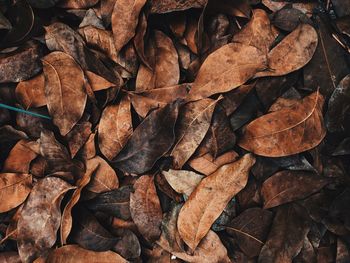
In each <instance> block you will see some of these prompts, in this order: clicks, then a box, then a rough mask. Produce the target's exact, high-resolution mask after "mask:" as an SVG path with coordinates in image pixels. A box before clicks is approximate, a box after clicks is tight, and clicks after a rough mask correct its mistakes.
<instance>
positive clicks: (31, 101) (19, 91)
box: [16, 73, 46, 109]
mask: <svg viewBox="0 0 350 263" xmlns="http://www.w3.org/2000/svg"><path fill="white" fill-rule="evenodd" d="M16 98H17V100H18V101H19V102H20V103H21V105H22V106H23V107H24V108H25V109H28V108H32V107H34V108H35V107H41V106H45V105H46V97H45V77H44V74H42V73H41V74H39V75H38V76H36V77H34V78H32V79H29V80H26V81H21V82H20V83H18V85H17V87H16Z"/></svg>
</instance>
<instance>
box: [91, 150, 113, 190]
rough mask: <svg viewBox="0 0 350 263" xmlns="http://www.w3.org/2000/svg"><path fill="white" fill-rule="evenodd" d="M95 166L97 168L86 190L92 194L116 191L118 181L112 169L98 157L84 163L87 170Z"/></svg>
mask: <svg viewBox="0 0 350 263" xmlns="http://www.w3.org/2000/svg"><path fill="white" fill-rule="evenodd" d="M96 165H98V168H97V169H96V170H95V173H94V175H93V176H92V178H91V181H90V183H89V184H88V185H87V187H86V189H87V190H89V191H91V192H94V193H103V192H107V191H111V190H114V189H117V188H118V187H119V180H118V176H117V174H116V172H115V171H114V170H113V168H112V167H111V166H110V165H109V164H108V163H107V162H106V161H105V160H104V159H102V158H101V157H100V156H95V157H94V158H91V159H89V160H87V161H86V169H88V170H91V169H93V167H96Z"/></svg>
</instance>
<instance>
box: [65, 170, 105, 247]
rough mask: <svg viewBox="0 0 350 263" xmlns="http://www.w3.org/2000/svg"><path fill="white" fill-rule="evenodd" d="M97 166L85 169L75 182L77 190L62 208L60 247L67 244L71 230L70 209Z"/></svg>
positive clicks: (76, 201)
mask: <svg viewBox="0 0 350 263" xmlns="http://www.w3.org/2000/svg"><path fill="white" fill-rule="evenodd" d="M98 166H99V164H98V163H95V164H94V166H88V167H86V171H85V174H84V175H83V177H82V178H81V179H79V180H78V181H77V182H76V186H77V188H76V189H75V190H74V192H73V194H72V196H71V198H70V199H69V201H68V203H67V204H66V206H65V207H64V210H63V213H62V219H61V228H60V237H61V243H62V245H65V244H66V243H67V238H68V236H69V233H70V232H71V230H72V225H73V219H72V209H73V207H74V206H75V205H76V204H77V203H78V202H79V199H80V196H81V191H82V190H83V188H84V187H85V186H86V185H87V184H88V183H89V182H90V180H91V176H92V174H93V173H94V172H95V170H96V169H97V168H98Z"/></svg>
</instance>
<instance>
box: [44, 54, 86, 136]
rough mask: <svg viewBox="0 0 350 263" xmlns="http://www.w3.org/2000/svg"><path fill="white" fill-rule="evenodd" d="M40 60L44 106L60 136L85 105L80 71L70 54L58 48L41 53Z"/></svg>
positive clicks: (72, 124)
mask: <svg viewBox="0 0 350 263" xmlns="http://www.w3.org/2000/svg"><path fill="white" fill-rule="evenodd" d="M43 64H44V75H45V94H46V99H47V107H48V109H49V113H50V115H51V116H52V118H53V123H54V124H55V125H56V126H57V127H58V128H59V130H60V133H61V135H63V136H64V135H66V134H67V133H68V132H69V131H70V130H71V129H72V128H73V126H74V125H75V124H76V123H77V122H78V121H79V119H80V118H81V116H82V115H83V112H84V109H85V103H86V99H87V95H86V92H85V89H84V73H83V71H82V70H81V68H80V66H79V65H78V64H77V63H76V62H75V61H74V59H73V58H72V57H71V56H69V55H67V54H65V53H63V52H59V51H56V52H52V53H50V54H49V55H47V56H45V57H44V58H43ZM73 80H74V81H73Z"/></svg>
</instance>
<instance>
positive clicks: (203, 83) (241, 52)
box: [188, 43, 267, 100]
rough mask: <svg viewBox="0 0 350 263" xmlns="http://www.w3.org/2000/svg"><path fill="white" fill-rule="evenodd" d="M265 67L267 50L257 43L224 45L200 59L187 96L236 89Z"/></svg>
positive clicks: (192, 96)
mask: <svg viewBox="0 0 350 263" xmlns="http://www.w3.org/2000/svg"><path fill="white" fill-rule="evenodd" d="M266 67H267V61H266V54H265V53H264V52H263V51H261V50H259V49H257V48H256V47H253V46H249V45H245V44H241V43H230V44H227V45H224V46H223V47H221V48H219V49H217V50H216V51H214V52H213V53H211V54H210V55H209V56H208V57H207V59H206V60H205V61H204V62H203V64H202V66H201V68H200V69H199V71H198V74H197V77H196V79H195V81H194V83H193V84H192V88H191V90H190V92H189V98H188V99H189V100H197V99H200V98H207V97H209V96H211V95H214V94H217V93H222V92H227V91H230V90H232V89H235V88H237V87H239V86H240V85H242V84H244V83H245V82H246V81H247V80H249V79H250V78H252V77H253V76H254V75H255V74H256V73H257V72H259V71H262V70H264V69H265V68H266Z"/></svg>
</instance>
